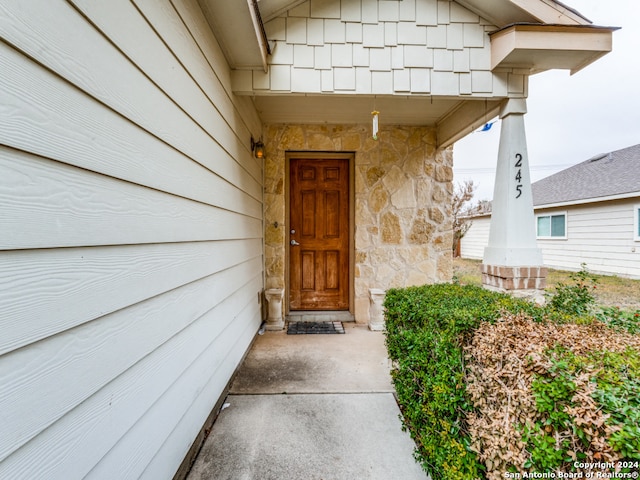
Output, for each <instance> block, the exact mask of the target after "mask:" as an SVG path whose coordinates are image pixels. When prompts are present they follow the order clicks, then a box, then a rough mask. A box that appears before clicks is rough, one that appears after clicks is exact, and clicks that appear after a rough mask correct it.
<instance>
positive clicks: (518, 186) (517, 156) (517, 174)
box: [516, 153, 522, 198]
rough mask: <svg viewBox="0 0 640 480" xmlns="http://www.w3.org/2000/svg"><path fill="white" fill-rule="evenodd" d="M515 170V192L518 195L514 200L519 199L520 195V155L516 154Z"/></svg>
mask: <svg viewBox="0 0 640 480" xmlns="http://www.w3.org/2000/svg"><path fill="white" fill-rule="evenodd" d="M516 168H517V169H518V173H516V191H517V192H518V194H517V195H516V198H520V195H522V183H521V182H522V155H521V154H519V153H516Z"/></svg>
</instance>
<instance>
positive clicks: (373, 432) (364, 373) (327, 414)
mask: <svg viewBox="0 0 640 480" xmlns="http://www.w3.org/2000/svg"><path fill="white" fill-rule="evenodd" d="M345 331H346V333H345V334H344V335H340V334H335V335H287V334H286V333H285V332H266V333H265V334H264V335H262V336H259V337H258V338H257V339H256V342H255V343H254V345H253V347H252V349H251V351H250V352H249V354H248V355H247V358H246V359H245V361H244V363H243V364H242V366H241V367H240V369H239V372H238V375H237V377H236V378H235V380H234V382H233V384H232V386H231V391H230V394H229V396H228V397H227V400H226V402H227V403H228V404H229V406H228V407H227V408H225V409H224V410H223V411H222V412H221V413H220V415H219V417H218V419H217V420H216V422H215V423H214V425H213V428H212V430H211V433H210V435H209V437H208V438H207V440H206V442H205V445H204V446H203V448H202V450H201V451H200V453H199V455H198V458H197V459H196V462H195V464H194V466H193V468H192V470H191V472H190V474H189V476H188V477H187V478H188V480H213V479H215V480H223V479H229V480H231V479H233V480H240V479H242V480H253V479H261V480H288V479H305V480H306V479H309V480H312V479H317V480H352V479H372V480H374V479H380V480H383V479H384V480H388V479H390V478H398V479H403V480H414V479H416V480H417V479H420V480H424V479H427V478H428V477H427V475H426V474H425V473H424V472H423V471H422V469H421V467H420V466H419V465H418V464H417V463H416V462H415V460H414V459H413V449H414V444H413V441H412V440H411V438H410V437H409V435H408V434H407V433H405V432H402V430H401V423H400V419H399V414H400V411H399V409H398V406H397V404H396V402H395V398H394V396H393V391H394V390H393V386H392V385H391V377H390V375H389V370H390V362H389V360H388V358H387V354H386V349H385V346H384V335H383V334H382V333H380V332H371V331H369V330H368V329H367V327H366V326H361V325H356V324H353V323H345Z"/></svg>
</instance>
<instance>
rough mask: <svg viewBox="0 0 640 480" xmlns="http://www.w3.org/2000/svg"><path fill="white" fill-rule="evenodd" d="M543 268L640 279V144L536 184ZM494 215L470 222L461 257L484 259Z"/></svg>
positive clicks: (535, 195)
mask: <svg viewBox="0 0 640 480" xmlns="http://www.w3.org/2000/svg"><path fill="white" fill-rule="evenodd" d="M532 189H533V203H534V211H535V218H536V234H537V238H538V246H539V247H540V248H541V249H542V254H543V256H544V263H545V265H547V266H549V267H551V268H557V269H565V270H579V269H580V268H581V264H582V263H586V265H587V268H588V269H589V270H590V271H592V272H597V273H603V274H613V275H620V276H624V277H631V278H640V145H635V146H633V147H628V148H624V149H622V150H617V151H615V152H610V153H607V154H600V155H596V156H595V157H593V158H590V159H589V160H586V161H584V162H582V163H579V164H577V165H574V166H573V167H570V168H567V169H566V170H563V171H561V172H558V173H556V174H554V175H551V176H549V177H547V178H544V179H542V180H539V181H537V182H535V183H534V184H532ZM490 221H491V215H490V214H485V215H481V216H477V217H473V218H472V225H471V228H470V229H469V231H468V232H467V234H466V236H465V237H464V238H463V239H462V257H464V258H476V259H481V258H482V256H483V251H484V247H485V246H486V245H487V242H488V239H489V224H490Z"/></svg>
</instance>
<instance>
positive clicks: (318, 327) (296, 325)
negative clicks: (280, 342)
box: [287, 322, 344, 335]
mask: <svg viewBox="0 0 640 480" xmlns="http://www.w3.org/2000/svg"><path fill="white" fill-rule="evenodd" d="M328 333H344V326H343V325H342V322H289V327H288V328H287V335H304V334H328Z"/></svg>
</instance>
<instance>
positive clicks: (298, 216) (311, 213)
mask: <svg viewBox="0 0 640 480" xmlns="http://www.w3.org/2000/svg"><path fill="white" fill-rule="evenodd" d="M289 173H290V177H289V178H290V182H291V185H290V219H289V225H290V229H291V232H295V233H291V235H290V238H291V241H292V242H291V243H292V244H290V246H289V248H290V251H289V259H290V269H289V272H290V278H289V289H290V298H289V308H290V309H291V310H347V309H348V308H349V160H348V159H305V158H297V159H296V158H292V159H291V160H290V172H289Z"/></svg>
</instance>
